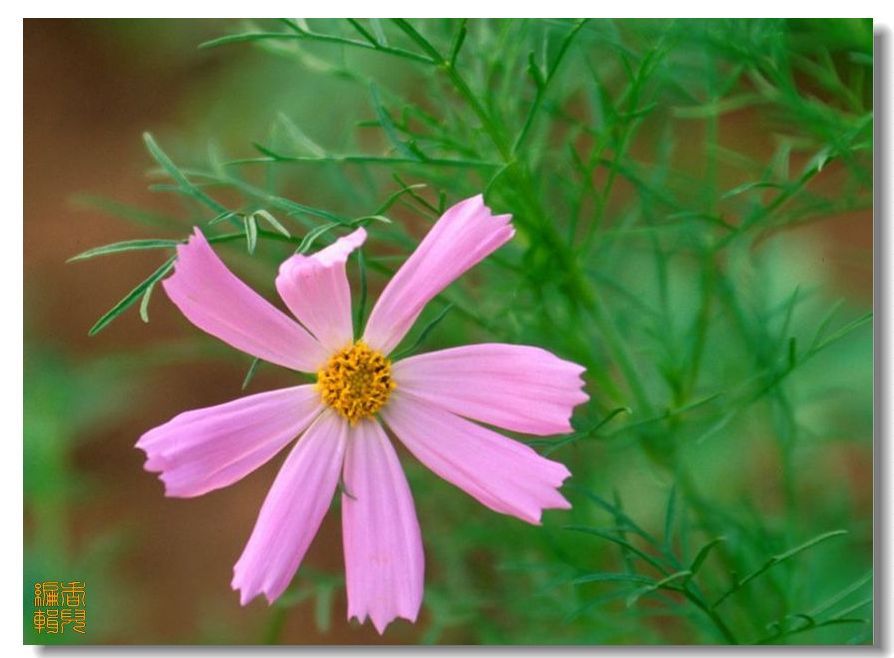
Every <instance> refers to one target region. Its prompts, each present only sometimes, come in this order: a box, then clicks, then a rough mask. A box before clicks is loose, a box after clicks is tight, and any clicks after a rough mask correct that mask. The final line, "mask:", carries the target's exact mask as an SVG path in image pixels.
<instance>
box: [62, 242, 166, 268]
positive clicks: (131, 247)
mask: <svg viewBox="0 0 894 658" xmlns="http://www.w3.org/2000/svg"><path fill="white" fill-rule="evenodd" d="M182 242H183V241H182V240H156V239H146V240H126V241H124V242H114V243H112V244H106V245H102V246H101V247H93V248H92V249H88V250H87V251H83V252H81V253H79V254H78V255H77V256H72V257H71V258H69V259H68V260H67V261H66V262H67V263H74V262H75V261H79V260H88V259H90V258H96V257H97V256H106V255H108V254H120V253H122V252H125V251H143V250H145V249H173V248H175V247H176V246H177V245H178V244H182Z"/></svg>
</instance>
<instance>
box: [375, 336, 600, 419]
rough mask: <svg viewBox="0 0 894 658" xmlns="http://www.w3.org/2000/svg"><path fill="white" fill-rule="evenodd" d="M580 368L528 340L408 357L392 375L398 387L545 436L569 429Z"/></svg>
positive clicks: (580, 396)
mask: <svg viewBox="0 0 894 658" xmlns="http://www.w3.org/2000/svg"><path fill="white" fill-rule="evenodd" d="M583 372H584V368H582V367H581V366H579V365H577V364H576V363H571V362H570V361H564V360H562V359H560V358H558V357H557V356H555V355H553V354H551V353H550V352H547V351H546V350H543V349H540V348H539V347H529V346H526V345H506V344H501V343H485V344H481V345H465V346H463V347H454V348H451V349H446V350H440V351H437V352H429V353H428V354H420V355H418V356H411V357H409V358H407V359H404V360H402V361H398V362H397V363H395V364H394V366H393V368H392V375H393V377H394V381H395V383H396V384H397V386H398V388H399V389H400V390H402V391H407V392H409V393H412V394H413V395H415V396H416V397H419V398H422V399H424V400H427V401H428V402H431V403H432V404H434V405H437V406H439V407H441V408H443V409H446V410H447V411H452V412H453V413H455V414H458V415H460V416H464V417H466V418H471V419H473V420H478V421H481V422H483V423H488V424H489V425H495V426H497V427H502V428H503V429H507V430H513V431H515V432H523V433H525V434H536V435H540V436H547V435H550V434H567V433H568V432H571V431H572V427H571V414H572V413H573V411H574V407H575V406H576V405H578V404H581V403H582V402H586V401H587V400H588V399H589V397H588V396H587V394H586V393H584V392H583V390H582V388H583V385H584V380H583V379H581V374H582V373H583Z"/></svg>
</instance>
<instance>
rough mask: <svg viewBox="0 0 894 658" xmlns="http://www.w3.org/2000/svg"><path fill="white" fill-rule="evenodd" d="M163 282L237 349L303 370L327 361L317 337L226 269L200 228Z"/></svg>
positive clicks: (191, 315) (180, 304)
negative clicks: (171, 273)
mask: <svg viewBox="0 0 894 658" xmlns="http://www.w3.org/2000/svg"><path fill="white" fill-rule="evenodd" d="M161 285H162V287H163V288H164V290H165V292H166V293H167V294H168V297H170V298H171V301H172V302H174V304H175V305H176V306H177V308H179V309H180V311H181V312H182V313H183V315H185V316H186V317H187V319H188V320H189V321H190V322H192V323H193V324H194V325H196V326H197V327H198V328H199V329H202V330H203V331H206V332H208V333H209V334H211V335H212V336H215V337H217V338H219V339H221V340H222V341H224V342H225V343H228V344H229V345H232V346H233V347H235V348H236V349H238V350H242V351H243V352H245V353H247V354H251V355H252V356H256V357H258V358H259V359H263V360H264V361H269V362H270V363H276V364H278V365H281V366H285V367H286V368H292V369H293V370H301V371H304V372H315V371H316V370H317V369H318V368H319V367H320V365H322V364H323V363H324V362H325V360H326V356H327V355H326V351H325V350H324V349H323V347H322V346H321V345H320V343H318V342H317V341H316V340H315V339H314V337H313V336H311V335H310V334H309V333H307V331H306V330H305V329H304V328H303V327H302V326H301V325H299V324H298V323H297V322H295V321H294V320H293V319H292V318H290V317H289V316H287V315H286V314H285V313H283V312H282V311H280V310H279V309H277V308H276V307H275V306H273V305H272V304H271V303H270V302H268V301H267V300H266V299H264V298H263V297H261V296H260V295H259V294H258V293H256V292H255V291H254V290H252V289H251V288H249V287H248V286H247V285H246V284H245V283H244V282H243V281H241V280H240V279H239V278H238V277H237V276H236V275H235V274H233V273H232V272H231V271H230V270H228V269H227V266H226V265H224V264H223V262H222V261H221V260H220V258H219V257H218V256H217V254H215V253H214V250H213V249H212V248H211V245H209V244H208V241H207V240H206V239H205V236H204V235H202V232H201V231H200V230H199V229H198V228H196V230H195V233H194V234H193V235H192V236H191V237H190V238H189V241H188V242H187V243H186V244H182V245H179V246H178V247H177V260H176V261H175V263H174V274H173V275H171V276H170V277H168V278H167V279H165V280H164V281H162V282H161Z"/></svg>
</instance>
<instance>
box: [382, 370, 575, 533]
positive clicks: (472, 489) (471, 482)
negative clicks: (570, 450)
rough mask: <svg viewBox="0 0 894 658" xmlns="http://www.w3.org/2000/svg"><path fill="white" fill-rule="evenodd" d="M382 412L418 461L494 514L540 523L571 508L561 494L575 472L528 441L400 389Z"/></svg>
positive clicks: (383, 416)
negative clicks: (552, 513)
mask: <svg viewBox="0 0 894 658" xmlns="http://www.w3.org/2000/svg"><path fill="white" fill-rule="evenodd" d="M381 413H382V418H383V419H384V420H385V422H386V423H387V424H388V426H389V427H390V428H391V430H392V431H393V432H394V434H395V435H396V436H397V438H398V439H400V440H401V442H402V443H403V444H404V445H405V446H406V447H407V449H408V450H409V451H410V452H412V453H413V454H414V455H415V456H416V458H417V459H418V460H419V461H421V462H422V463H423V464H425V465H426V466H427V467H428V468H430V469H431V470H432V471H434V472H435V473H437V474H438V475H440V476H441V477H442V478H444V479H445V480H447V481H448V482H450V483H452V484H455V485H456V486H457V487H459V488H460V489H462V490H463V491H465V492H466V493H468V494H469V495H471V496H473V497H474V498H475V499H477V500H478V501H479V502H481V503H482V504H484V505H487V506H488V507H490V508H491V509H492V510H495V511H497V512H502V513H503V514H510V515H512V516H516V517H518V518H520V519H522V520H523V521H527V522H528V523H534V524H539V523H540V517H541V513H542V511H543V510H544V509H568V508H569V507H571V505H570V504H569V503H568V501H567V500H565V499H564V498H563V497H562V494H560V493H559V491H558V488H559V487H560V486H561V485H562V482H564V481H565V480H566V479H567V478H568V477H570V475H571V473H569V472H568V469H567V468H565V466H564V465H562V464H560V463H558V462H554V461H551V460H549V459H546V458H545V457H541V456H540V455H539V454H537V452H535V451H534V450H533V449H531V448H529V447H528V446H526V445H524V444H523V443H519V442H518V441H513V440H512V439H509V438H507V437H505V436H502V435H500V434H497V433H496V432H494V431H491V430H489V429H487V428H485V427H482V426H480V425H476V424H475V423H473V422H472V421H469V420H466V419H465V418H461V417H460V416H457V415H456V414H453V413H451V412H449V411H446V410H444V409H441V408H440V407H438V406H435V405H433V404H431V403H430V402H426V401H425V400H422V399H421V398H418V397H416V396H414V395H413V394H412V393H408V392H406V391H401V390H400V389H399V388H398V389H397V390H395V391H394V393H392V395H391V399H390V400H389V401H388V404H387V405H386V406H385V407H384V408H383V409H382V412H381Z"/></svg>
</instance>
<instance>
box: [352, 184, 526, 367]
mask: <svg viewBox="0 0 894 658" xmlns="http://www.w3.org/2000/svg"><path fill="white" fill-rule="evenodd" d="M511 219H512V215H493V214H491V212H490V209H489V208H488V207H487V206H485V205H484V198H483V197H482V196H481V195H480V194H479V195H478V196H475V197H472V198H471V199H466V200H465V201H461V202H459V203H457V204H456V205H455V206H453V207H451V208H449V209H448V210H447V212H445V213H444V215H443V216H442V217H441V218H440V219H439V220H438V221H437V222H436V223H435V225H434V226H433V227H432V229H431V230H430V231H429V232H428V235H426V236H425V238H424V239H423V240H422V242H421V243H420V244H419V246H418V247H417V248H416V251H414V252H413V253H412V255H411V256H410V257H409V258H408V259H407V262H405V263H404V264H403V267H401V268H400V270H398V272H397V274H395V275H394V277H393V278H392V279H391V281H389V282H388V285H387V286H385V290H384V291H382V296H381V297H379V301H378V302H377V303H376V305H375V307H374V308H373V310H372V313H371V314H370V316H369V322H368V323H367V325H366V331H365V334H364V340H365V341H366V343H367V344H368V345H369V346H370V347H372V348H375V349H377V350H379V351H381V352H383V353H385V354H388V353H389V352H391V350H393V349H394V348H395V347H397V344H398V343H400V341H401V339H402V338H403V337H404V336H405V335H406V334H407V332H408V331H409V330H410V327H412V326H413V323H414V322H415V321H416V318H417V317H419V314H420V313H421V312H422V308H423V307H424V306H425V305H426V304H427V303H428V302H429V300H431V299H432V298H433V297H434V296H435V295H437V294H438V293H439V292H441V291H442V290H444V288H446V287H447V286H448V285H450V283H452V282H453V281H454V280H455V279H457V278H458V277H459V276H461V275H462V274H463V273H464V272H465V271H466V270H468V269H469V268H471V267H472V266H473V265H475V264H476V263H478V262H479V261H481V260H482V259H484V258H486V257H487V256H488V255H489V254H491V253H492V252H493V251H495V250H496V249H497V248H498V247H500V246H502V245H503V244H505V243H506V242H507V241H508V240H510V239H511V238H512V236H513V235H515V230H514V229H513V228H512V225H511V224H510V223H509V222H510V220H511Z"/></svg>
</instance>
